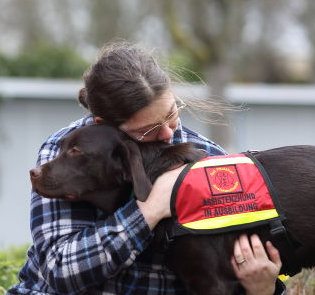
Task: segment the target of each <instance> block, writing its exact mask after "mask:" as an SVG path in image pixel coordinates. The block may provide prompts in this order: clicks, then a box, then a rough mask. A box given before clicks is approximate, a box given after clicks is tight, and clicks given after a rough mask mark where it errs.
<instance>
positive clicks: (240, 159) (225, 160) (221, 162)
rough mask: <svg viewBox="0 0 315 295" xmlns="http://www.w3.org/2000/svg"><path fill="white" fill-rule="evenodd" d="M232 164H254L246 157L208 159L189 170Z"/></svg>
mask: <svg viewBox="0 0 315 295" xmlns="http://www.w3.org/2000/svg"><path fill="white" fill-rule="evenodd" d="M233 164H254V162H253V161H252V160H251V159H250V158H248V157H236V158H221V159H220V158H218V159H209V160H206V161H200V162H197V163H196V164H194V165H193V166H192V167H191V168H190V169H196V168H202V167H212V166H223V165H233Z"/></svg>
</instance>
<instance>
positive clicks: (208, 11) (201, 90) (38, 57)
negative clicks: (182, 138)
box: [0, 0, 315, 248]
mask: <svg viewBox="0 0 315 295" xmlns="http://www.w3.org/2000/svg"><path fill="white" fill-rule="evenodd" d="M314 15H315V1H314V0H299V1H295V0H277V1H274V0H234V1H230V0H159V1H156V0H115V1H110V0H109V1H108V0H90V1H87V0H50V1H41V0H0V152H1V157H0V248H2V247H7V246H8V245H20V244H24V243H27V242H30V241H31V236H30V230H29V203H30V190H31V186H30V181H29V176H28V171H29V169H31V168H32V167H34V165H35V162H36V157H37V151H38V149H39V147H40V145H41V143H42V142H43V141H44V140H45V139H46V138H47V137H48V136H49V135H50V134H51V133H52V132H54V131H56V130H58V129H59V128H60V127H63V126H66V125H68V123H69V122H71V121H74V120H76V119H78V118H80V117H81V116H83V115H84V114H85V113H86V111H85V110H84V109H82V108H81V107H80V106H79V105H78V103H77V101H76V97H77V93H78V91H79V90H80V88H81V87H82V85H83V83H82V78H81V77H82V74H83V72H84V71H85V70H86V68H87V67H88V65H89V64H90V63H91V62H92V61H93V60H94V58H95V55H96V54H97V53H98V51H99V50H100V48H101V47H102V45H103V44H104V43H108V42H114V41H122V40H125V41H132V42H140V43H141V44H143V45H144V46H146V47H149V48H153V49H155V50H156V52H157V53H159V55H160V59H161V62H162V63H163V64H164V66H165V67H167V68H168V69H169V70H170V71H171V72H172V73H174V72H175V73H177V74H179V75H180V76H181V77H183V79H184V80H185V83H182V84H176V83H175V84H174V89H175V91H176V92H177V94H178V95H179V96H181V97H183V98H186V99H199V98H207V97H208V96H209V95H210V96H211V97H213V98H215V99H217V100H218V101H221V102H222V101H223V102H224V101H229V102H231V103H232V104H234V105H236V106H240V105H241V106H242V108H243V110H242V111H240V110H238V111H233V112H228V113H226V114H224V117H223V118H217V117H213V118H210V120H212V121H217V120H220V122H221V123H222V121H223V122H224V123H225V124H209V123H202V122H200V121H198V120H196V114H195V116H191V114H190V113H184V115H183V118H182V119H183V121H184V123H185V124H186V125H187V126H189V127H191V128H192V129H195V130H197V131H199V132H201V133H202V134H204V135H206V136H208V137H210V138H211V139H212V140H214V141H216V142H217V143H219V144H220V145H222V146H223V147H224V148H225V149H226V150H228V151H229V152H240V151H245V150H248V149H260V150H262V149H266V148H272V147H279V146H282V145H292V144H313V145H315V131H314V129H315V85H314V81H315V51H314V46H315V18H314ZM201 79H202V81H204V82H205V83H201ZM206 85H207V86H206ZM197 117H198V115H197ZM222 119H223V120H222Z"/></svg>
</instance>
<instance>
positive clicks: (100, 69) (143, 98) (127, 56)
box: [79, 44, 170, 126]
mask: <svg viewBox="0 0 315 295" xmlns="http://www.w3.org/2000/svg"><path fill="white" fill-rule="evenodd" d="M84 83H85V88H83V89H81V90H80V93H79V101H80V103H81V104H82V105H83V106H84V107H86V108H87V109H89V110H90V111H91V113H92V114H93V115H95V116H98V117H101V118H102V119H103V120H104V122H105V123H106V124H109V125H113V126H119V125H120V124H122V123H123V122H125V121H126V120H128V119H129V118H130V117H131V116H132V115H133V114H134V113H135V112H137V111H139V110H140V109H142V108H143V107H146V106H148V105H149V104H150V103H151V102H152V100H154V99H157V98H159V96H160V95H161V94H162V93H163V92H164V91H165V90H166V89H168V88H170V78H169V75H168V74H167V73H166V72H165V71H164V70H162V69H161V68H160V66H159V65H158V64H157V62H156V61H155V59H154V57H153V55H151V54H149V53H148V52H146V51H144V50H143V49H141V48H140V47H138V46H136V45H131V44H118V45H112V46H107V47H104V49H103V50H102V51H101V53H100V55H99V57H98V58H97V60H96V62H95V63H94V64H92V65H91V67H90V69H88V70H87V71H86V73H85V74H84Z"/></svg>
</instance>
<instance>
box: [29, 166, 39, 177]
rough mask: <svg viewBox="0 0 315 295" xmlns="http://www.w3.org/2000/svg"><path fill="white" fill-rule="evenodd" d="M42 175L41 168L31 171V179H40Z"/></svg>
mask: <svg viewBox="0 0 315 295" xmlns="http://www.w3.org/2000/svg"><path fill="white" fill-rule="evenodd" d="M41 173H42V170H41V169H40V168H39V167H36V168H34V169H32V170H30V175H31V178H38V177H39V176H40V175H41Z"/></svg>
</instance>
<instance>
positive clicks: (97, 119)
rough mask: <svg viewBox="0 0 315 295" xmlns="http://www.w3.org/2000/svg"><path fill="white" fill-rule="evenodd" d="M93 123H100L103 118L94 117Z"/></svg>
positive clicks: (102, 121)
mask: <svg viewBox="0 0 315 295" xmlns="http://www.w3.org/2000/svg"><path fill="white" fill-rule="evenodd" d="M94 123H95V124H102V123H104V120H103V119H102V118H101V117H94Z"/></svg>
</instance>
